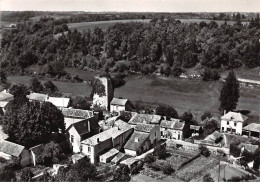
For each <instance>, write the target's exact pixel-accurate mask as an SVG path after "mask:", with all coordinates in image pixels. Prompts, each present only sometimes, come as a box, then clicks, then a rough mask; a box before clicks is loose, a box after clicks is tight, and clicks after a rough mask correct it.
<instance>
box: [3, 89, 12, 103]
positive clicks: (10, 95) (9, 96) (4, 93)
mask: <svg viewBox="0 0 260 185" xmlns="http://www.w3.org/2000/svg"><path fill="white" fill-rule="evenodd" d="M12 97H13V95H12V94H10V93H7V92H5V91H2V92H0V101H3V100H6V99H10V98H12Z"/></svg>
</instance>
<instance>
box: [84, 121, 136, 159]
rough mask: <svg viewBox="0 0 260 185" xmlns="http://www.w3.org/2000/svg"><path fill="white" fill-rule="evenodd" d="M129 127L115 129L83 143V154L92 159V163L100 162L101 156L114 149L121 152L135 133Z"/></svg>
mask: <svg viewBox="0 0 260 185" xmlns="http://www.w3.org/2000/svg"><path fill="white" fill-rule="evenodd" d="M133 130H134V129H133V128H132V127H131V126H129V125H124V126H121V127H120V126H119V127H113V128H111V129H109V130H106V131H104V132H101V133H99V134H97V135H94V136H92V137H90V138H88V139H85V140H84V141H82V142H81V149H82V150H81V152H82V153H83V154H84V155H87V156H88V157H89V158H90V161H91V163H96V162H99V156H100V155H102V154H104V153H106V152H107V151H109V150H111V149H112V148H115V149H117V150H118V151H120V150H121V149H122V148H123V146H124V145H125V143H126V141H127V140H128V138H129V137H130V136H131V134H132V133H133Z"/></svg>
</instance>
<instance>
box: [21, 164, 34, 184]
mask: <svg viewBox="0 0 260 185" xmlns="http://www.w3.org/2000/svg"><path fill="white" fill-rule="evenodd" d="M32 178H33V173H32V171H31V169H30V168H29V167H26V168H24V169H23V170H22V174H21V179H20V181H21V182H30V181H32Z"/></svg>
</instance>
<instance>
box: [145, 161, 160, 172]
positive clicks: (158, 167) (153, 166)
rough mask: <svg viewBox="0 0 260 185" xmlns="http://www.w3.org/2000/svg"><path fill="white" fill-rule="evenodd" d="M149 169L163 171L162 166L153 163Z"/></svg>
mask: <svg viewBox="0 0 260 185" xmlns="http://www.w3.org/2000/svg"><path fill="white" fill-rule="evenodd" d="M147 167H148V168H151V169H153V170H154V171H160V170H161V166H160V165H159V164H158V163H157V162H152V163H150V164H148V165H147Z"/></svg>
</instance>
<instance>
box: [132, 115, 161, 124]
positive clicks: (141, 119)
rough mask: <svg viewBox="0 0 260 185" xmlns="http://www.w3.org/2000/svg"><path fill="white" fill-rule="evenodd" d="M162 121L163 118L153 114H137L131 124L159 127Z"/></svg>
mask: <svg viewBox="0 0 260 185" xmlns="http://www.w3.org/2000/svg"><path fill="white" fill-rule="evenodd" d="M161 120H162V116H159V115H153V114H135V115H134V116H133V117H132V118H131V119H130V120H129V122H128V123H129V124H132V125H137V124H139V123H145V124H156V125H159V124H160V122H161Z"/></svg>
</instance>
